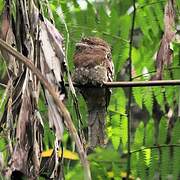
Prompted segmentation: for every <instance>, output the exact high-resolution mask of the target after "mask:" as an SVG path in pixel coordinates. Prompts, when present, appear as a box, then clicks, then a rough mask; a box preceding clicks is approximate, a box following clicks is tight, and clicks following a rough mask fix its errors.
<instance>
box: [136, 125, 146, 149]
mask: <svg viewBox="0 0 180 180" xmlns="http://www.w3.org/2000/svg"><path fill="white" fill-rule="evenodd" d="M143 143H144V123H143V122H140V124H139V126H138V128H137V129H136V132H135V136H134V142H133V149H139V148H141V147H142V146H143Z"/></svg>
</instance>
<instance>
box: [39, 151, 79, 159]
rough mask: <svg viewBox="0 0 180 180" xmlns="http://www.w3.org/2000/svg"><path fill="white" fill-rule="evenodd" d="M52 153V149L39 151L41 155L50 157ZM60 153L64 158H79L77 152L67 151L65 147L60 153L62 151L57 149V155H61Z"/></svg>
mask: <svg viewBox="0 0 180 180" xmlns="http://www.w3.org/2000/svg"><path fill="white" fill-rule="evenodd" d="M52 153H53V149H49V150H46V151H43V152H42V153H41V157H51V155H52ZM61 155H63V157H64V158H66V159H71V160H78V159H79V157H78V154H77V153H75V152H72V151H69V150H67V149H63V154H62V151H61V150H59V151H58V156H59V157H61Z"/></svg>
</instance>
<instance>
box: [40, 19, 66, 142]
mask: <svg viewBox="0 0 180 180" xmlns="http://www.w3.org/2000/svg"><path fill="white" fill-rule="evenodd" d="M40 41H41V52H42V54H41V60H40V66H41V71H42V73H43V75H45V77H46V78H47V80H48V81H49V82H50V83H51V84H52V85H53V86H54V87H55V88H56V90H57V93H58V91H59V90H60V92H59V93H60V99H61V100H63V99H64V97H65V92H64V91H63V89H64V84H63V79H62V77H63V73H64V71H65V56H64V52H63V48H62V42H63V38H62V36H61V35H60V34H59V32H58V31H57V30H56V28H55V27H54V25H52V24H51V23H50V22H49V21H48V20H47V19H46V20H45V21H41V26H40ZM45 96H46V99H47V103H48V117H49V123H50V127H52V128H55V131H56V137H57V138H58V139H61V138H62V134H63V122H62V118H61V115H60V114H59V111H58V109H57V107H56V105H55V103H54V101H53V99H52V97H51V96H50V95H49V93H48V92H47V91H45Z"/></svg>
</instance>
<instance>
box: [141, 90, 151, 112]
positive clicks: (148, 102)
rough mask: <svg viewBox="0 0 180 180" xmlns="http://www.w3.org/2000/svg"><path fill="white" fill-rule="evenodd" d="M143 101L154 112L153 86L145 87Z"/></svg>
mask: <svg viewBox="0 0 180 180" xmlns="http://www.w3.org/2000/svg"><path fill="white" fill-rule="evenodd" d="M143 103H144V105H145V107H146V108H147V110H148V112H149V113H150V114H152V107H153V92H152V88H151V87H144V88H143Z"/></svg>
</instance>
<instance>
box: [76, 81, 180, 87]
mask: <svg viewBox="0 0 180 180" xmlns="http://www.w3.org/2000/svg"><path fill="white" fill-rule="evenodd" d="M176 85H180V80H157V81H133V82H129V81H123V82H118V81H117V82H104V84H103V86H105V87H112V88H116V87H143V86H146V87H147V86H176ZM75 86H76V85H75Z"/></svg>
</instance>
